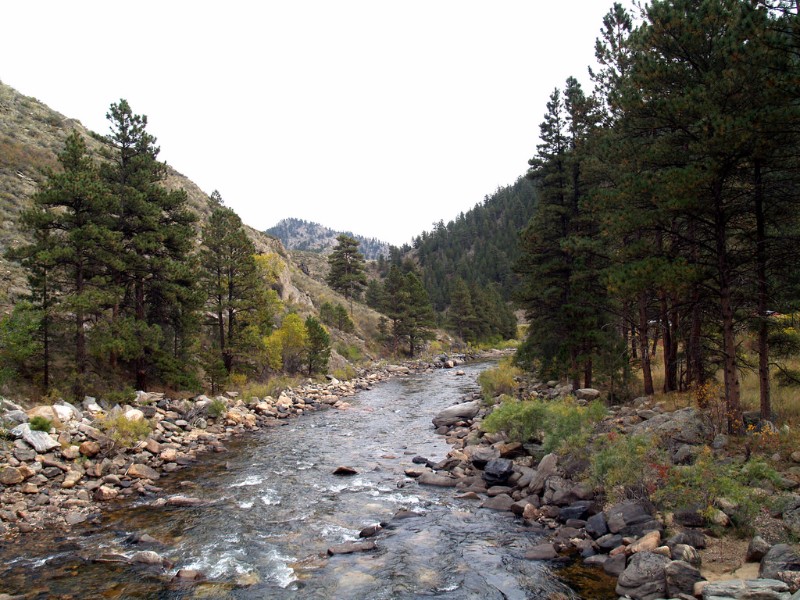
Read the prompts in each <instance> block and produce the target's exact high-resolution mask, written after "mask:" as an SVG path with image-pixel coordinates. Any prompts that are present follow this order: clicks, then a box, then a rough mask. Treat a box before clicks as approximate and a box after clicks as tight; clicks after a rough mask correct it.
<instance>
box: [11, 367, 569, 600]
mask: <svg viewBox="0 0 800 600" xmlns="http://www.w3.org/2000/svg"><path fill="white" fill-rule="evenodd" d="M489 364H492V363H489ZM486 366H487V363H472V362H470V363H467V364H465V365H462V366H459V367H458V369H450V370H448V369H433V370H432V371H431V372H426V373H421V374H413V373H409V374H408V375H405V376H399V377H390V378H388V379H387V380H386V381H383V382H382V383H381V384H380V385H374V386H372V389H369V390H363V391H360V392H359V393H358V394H356V395H355V396H354V397H352V398H348V399H347V401H348V402H349V403H351V407H350V408H349V409H346V410H320V411H309V412H308V414H306V415H305V416H304V417H303V418H297V419H293V418H286V419H283V420H282V422H283V423H285V425H283V426H282V427H280V429H279V430H275V429H267V428H263V429H262V430H261V431H254V432H253V433H252V434H248V435H238V436H234V437H232V438H230V439H229V440H228V441H227V442H226V444H225V446H226V447H227V448H228V452H222V453H218V452H212V453H210V454H207V455H204V456H203V459H202V460H199V461H197V462H195V463H193V465H192V466H191V468H188V469H185V470H183V471H181V473H182V475H179V476H167V477H162V479H161V480H159V481H158V486H159V487H161V488H162V489H163V491H162V492H159V493H158V494H145V495H134V496H131V497H130V498H129V499H127V500H123V501H118V502H110V503H106V504H102V503H100V504H98V506H101V507H107V508H108V510H103V511H102V518H101V519H99V520H98V522H93V521H87V522H84V523H81V524H78V525H76V526H74V527H73V528H72V529H71V530H70V531H67V532H64V533H61V534H59V533H58V532H56V533H55V534H54V535H49V534H48V531H40V530H36V531H35V532H32V533H31V534H28V535H23V536H20V537H19V538H18V539H16V540H14V541H11V542H8V543H7V544H5V545H4V544H2V543H0V562H2V563H3V564H4V565H5V566H4V569H3V570H2V572H1V573H0V577H1V578H2V581H3V588H4V591H6V592H8V593H13V594H18V595H21V596H23V597H26V598H33V597H35V598H59V599H60V600H63V599H65V598H83V597H106V598H125V599H126V600H131V599H135V598H154V597H159V598H163V599H168V598H176V599H177V598H184V599H185V598H208V597H213V598H220V599H222V598H235V599H242V598H248V599H249V598H264V597H269V598H278V599H282V598H296V597H308V598H364V599H370V600H375V599H381V598H385V599H389V598H392V599H409V600H410V599H411V598H419V597H421V596H434V597H437V598H445V599H452V600H463V599H466V598H476V599H477V598H480V599H482V600H494V599H495V598H496V599H497V600H500V599H502V598H506V599H512V600H523V599H529V598H541V599H543V600H544V599H547V598H551V597H559V596H556V595H555V594H559V593H560V594H564V595H566V596H569V595H570V591H569V589H568V588H567V587H566V586H564V585H563V584H562V583H560V582H558V581H557V580H556V579H555V578H554V577H552V575H551V574H550V572H549V569H548V565H547V564H546V563H543V562H541V561H531V560H527V559H525V558H524V557H525V554H526V553H527V552H528V551H529V550H530V549H531V548H532V547H533V546H534V545H535V544H536V542H537V537H536V536H532V535H531V532H530V529H529V527H527V526H525V525H524V524H522V523H521V522H519V521H518V520H515V519H514V517H513V516H512V515H510V514H507V513H500V512H497V511H487V510H483V509H478V508H477V506H476V505H475V503H473V502H472V501H469V500H453V498H452V495H451V490H448V489H444V488H438V487H432V486H420V485H417V484H416V483H415V481H414V479H412V478H409V477H408V475H407V474H406V470H408V469H412V468H414V467H418V466H419V465H418V457H421V456H425V457H429V458H430V459H432V460H433V461H435V462H437V463H438V462H439V461H441V460H444V459H445V458H446V455H447V452H448V451H449V450H450V447H449V446H448V444H447V443H446V442H445V440H444V438H442V437H441V436H436V435H432V432H431V431H430V419H431V417H432V416H433V415H435V414H436V413H437V412H439V411H440V410H442V409H443V408H445V407H447V406H450V405H452V404H454V403H456V402H458V400H459V399H460V398H461V397H462V396H463V395H464V394H471V393H474V391H475V390H477V385H476V378H477V376H478V374H479V373H480V372H482V371H483V370H484V369H485V368H486ZM341 466H347V467H350V468H351V469H352V471H355V473H354V474H352V475H336V474H334V472H335V471H338V470H339V467H341ZM176 496H188V497H191V498H194V499H196V500H197V501H198V504H197V505H190V506H184V505H167V504H166V503H164V500H169V499H170V498H173V497H176ZM379 523H384V524H385V526H383V527H381V528H378V531H377V535H375V536H373V537H371V538H368V541H370V542H372V543H374V548H372V549H364V551H361V552H355V553H350V554H331V552H330V551H331V550H336V549H338V548H341V545H342V544H348V543H352V542H355V543H359V540H360V539H363V538H360V537H359V536H360V535H361V533H362V532H364V531H365V530H366V531H369V530H370V529H372V530H374V529H375V526H376V525H378V524H379ZM363 540H364V541H367V540H366V539H363ZM154 554H157V555H158V557H160V558H158V557H156V556H154ZM134 561H152V564H150V563H144V562H134ZM179 573H180V574H181V577H179V576H178V574H179ZM190 575H192V576H199V577H200V579H188V576H190ZM37 594H38V595H37ZM298 594H299V596H298ZM4 598H5V597H4Z"/></svg>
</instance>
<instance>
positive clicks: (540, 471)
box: [528, 453, 558, 494]
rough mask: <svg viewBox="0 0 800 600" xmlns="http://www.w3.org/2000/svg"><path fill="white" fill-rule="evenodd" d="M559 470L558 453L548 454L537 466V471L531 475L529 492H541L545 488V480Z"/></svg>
mask: <svg viewBox="0 0 800 600" xmlns="http://www.w3.org/2000/svg"><path fill="white" fill-rule="evenodd" d="M557 471H558V455H556V454H552V453H550V454H546V455H545V456H544V457H542V460H540V461H539V466H538V467H536V473H535V475H533V477H531V482H530V484H529V485H528V493H530V494H541V493H542V490H544V484H545V481H547V478H548V477H550V476H551V475H555V474H556V472H557Z"/></svg>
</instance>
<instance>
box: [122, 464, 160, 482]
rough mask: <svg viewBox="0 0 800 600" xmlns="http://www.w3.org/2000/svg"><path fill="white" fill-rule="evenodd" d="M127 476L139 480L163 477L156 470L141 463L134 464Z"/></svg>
mask: <svg viewBox="0 0 800 600" xmlns="http://www.w3.org/2000/svg"><path fill="white" fill-rule="evenodd" d="M127 475H128V477H135V478H137V479H158V478H159V477H161V475H159V473H158V471H156V470H155V469H154V468H152V467H148V466H147V465H143V464H139V463H134V464H132V465H131V466H130V468H129V469H128V471H127Z"/></svg>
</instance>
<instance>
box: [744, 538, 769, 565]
mask: <svg viewBox="0 0 800 600" xmlns="http://www.w3.org/2000/svg"><path fill="white" fill-rule="evenodd" d="M770 547H771V546H770V545H769V543H768V542H767V541H766V540H765V539H764V538H762V537H761V536H760V535H757V536H755V537H754V538H753V539H752V540H750V543H749V544H748V545H747V554H746V556H745V560H746V561H747V562H761V559H763V558H764V557H765V556H766V555H767V552H769V549H770Z"/></svg>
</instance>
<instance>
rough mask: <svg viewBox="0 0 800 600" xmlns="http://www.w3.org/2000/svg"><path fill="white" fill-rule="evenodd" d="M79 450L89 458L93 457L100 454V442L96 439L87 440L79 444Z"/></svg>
mask: <svg viewBox="0 0 800 600" xmlns="http://www.w3.org/2000/svg"><path fill="white" fill-rule="evenodd" d="M78 451H79V452H80V453H81V454H83V455H84V456H85V457H87V458H93V457H95V456H97V455H98V454H100V444H98V443H97V442H95V441H94V440H86V441H85V442H83V443H82V444H81V445H80V446H78Z"/></svg>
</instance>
